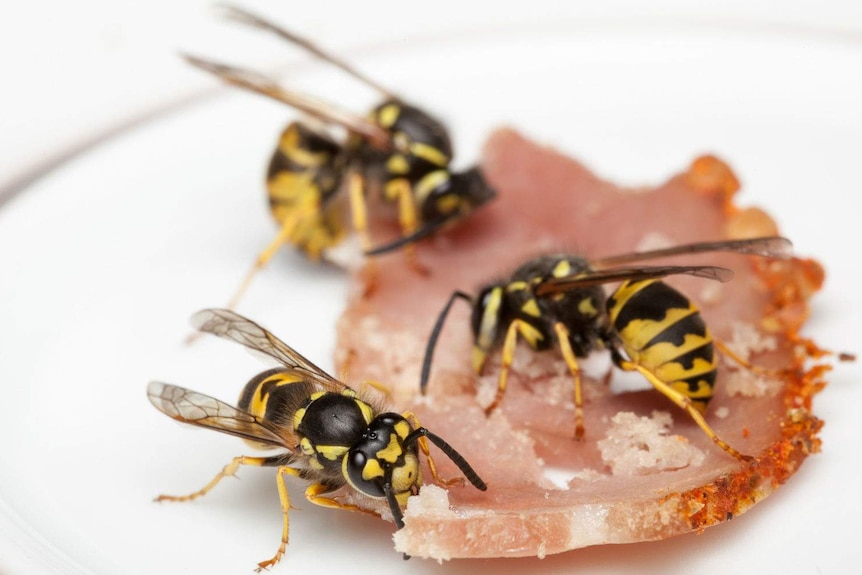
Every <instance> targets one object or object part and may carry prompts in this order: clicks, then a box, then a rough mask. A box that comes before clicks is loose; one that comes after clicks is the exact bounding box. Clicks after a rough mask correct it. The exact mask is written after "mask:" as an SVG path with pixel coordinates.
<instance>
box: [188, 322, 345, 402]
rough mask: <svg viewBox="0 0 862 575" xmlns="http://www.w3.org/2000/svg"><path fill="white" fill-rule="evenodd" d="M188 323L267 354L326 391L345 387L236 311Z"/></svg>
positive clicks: (337, 390) (200, 329)
mask: <svg viewBox="0 0 862 575" xmlns="http://www.w3.org/2000/svg"><path fill="white" fill-rule="evenodd" d="M191 322H192V325H193V326H194V327H195V328H197V329H198V330H199V331H202V332H206V333H211V334H213V335H217V336H219V337H222V338H225V339H228V340H231V341H234V342H236V343H239V344H242V345H244V346H245V347H247V348H249V349H253V350H255V351H258V352H260V353H263V354H266V355H268V356H269V357H271V358H273V359H275V360H277V361H278V362H279V363H281V364H283V365H284V366H286V367H287V368H289V369H290V370H291V371H293V372H295V373H297V374H298V375H301V376H302V377H304V378H306V379H308V380H309V381H311V382H313V383H316V384H318V385H320V386H321V387H322V388H323V389H325V390H327V391H333V392H336V393H340V392H341V391H342V390H344V389H345V388H346V387H347V386H346V385H345V384H344V383H342V382H340V381H338V380H337V379H335V378H334V377H332V376H331V375H329V374H328V373H326V372H325V371H323V370H322V369H320V368H319V367H317V366H316V365H315V364H313V363H312V362H311V361H309V360H308V359H306V358H305V357H304V356H303V355H302V354H300V353H299V352H298V351H296V350H295V349H293V348H292V347H290V346H289V345H287V344H286V343H284V342H283V341H281V340H280V339H278V338H277V337H275V336H274V335H273V334H271V333H270V332H268V331H267V330H265V329H264V328H262V327H261V326H259V325H258V324H256V323H255V322H253V321H251V320H250V319H248V318H245V317H243V316H241V315H239V314H238V313H236V312H233V311H231V310H228V309H205V310H201V311H199V312H197V313H196V314H194V315H193V316H192V319H191Z"/></svg>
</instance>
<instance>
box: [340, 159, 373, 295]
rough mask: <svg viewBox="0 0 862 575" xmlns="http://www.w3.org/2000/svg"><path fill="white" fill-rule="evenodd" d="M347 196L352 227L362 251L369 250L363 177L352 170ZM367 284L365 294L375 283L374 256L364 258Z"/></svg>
mask: <svg viewBox="0 0 862 575" xmlns="http://www.w3.org/2000/svg"><path fill="white" fill-rule="evenodd" d="M347 189H348V196H349V197H350V213H351V217H352V218H353V229H354V230H355V231H356V233H357V234H358V235H359V244H360V247H361V248H362V253H365V252H368V251H370V250H371V238H370V237H369V235H368V207H367V205H366V203H365V178H364V177H363V176H362V174H360V173H357V172H353V173H351V174H350V178H349V179H348V186H347ZM365 269H366V272H367V274H368V275H367V284H366V287H365V295H366V296H367V295H369V294H371V292H373V291H374V288H375V287H376V285H377V269H376V266H375V264H374V258H368V259H367V260H366V264H365Z"/></svg>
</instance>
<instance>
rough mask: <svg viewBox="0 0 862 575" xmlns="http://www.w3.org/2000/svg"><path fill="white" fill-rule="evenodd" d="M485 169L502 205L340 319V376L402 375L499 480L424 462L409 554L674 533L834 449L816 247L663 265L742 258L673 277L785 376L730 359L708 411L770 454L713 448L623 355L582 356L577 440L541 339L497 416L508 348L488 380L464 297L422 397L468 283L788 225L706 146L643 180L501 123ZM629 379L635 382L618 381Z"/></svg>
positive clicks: (498, 550)
mask: <svg viewBox="0 0 862 575" xmlns="http://www.w3.org/2000/svg"><path fill="white" fill-rule="evenodd" d="M483 169H484V170H485V173H486V177H487V178H488V179H489V180H490V181H491V182H492V184H493V185H494V186H495V187H496V188H497V190H498V192H499V196H498V199H497V200H496V201H495V202H494V203H493V204H491V205H489V206H486V207H485V208H484V209H483V210H481V211H479V212H477V213H476V214H474V215H473V217H471V219H470V222H469V224H468V225H461V226H458V227H455V228H453V229H451V230H448V231H447V232H445V233H442V234H438V235H437V236H435V237H434V238H432V239H431V240H428V241H426V242H424V243H422V244H421V245H420V246H419V248H418V250H417V256H418V259H419V261H420V262H421V264H422V266H424V267H425V268H426V269H427V270H428V273H427V274H424V275H423V274H420V273H417V272H416V270H415V269H414V268H412V267H410V266H409V265H407V263H406V260H405V256H404V254H403V253H394V254H390V255H386V256H383V257H380V258H377V259H375V260H374V261H373V262H372V263H371V264H369V265H366V266H365V267H364V268H362V269H361V270H359V271H357V272H356V274H355V275H354V279H353V281H354V285H353V290H352V295H351V300H350V301H349V303H348V306H347V308H346V310H345V312H344V314H343V316H342V317H341V319H340V323H339V326H338V342H337V349H338V352H337V355H336V363H337V365H338V366H339V370H340V371H339V373H342V374H346V378H347V380H348V381H351V379H352V378H358V377H361V378H365V379H371V380H375V381H378V382H382V383H384V384H385V385H386V386H389V387H390V389H391V394H392V397H391V399H392V402H393V403H394V404H395V405H397V406H398V407H399V409H401V410H403V411H412V412H413V413H415V414H416V415H417V417H418V418H419V420H420V422H421V423H422V425H424V426H425V427H427V428H428V429H430V430H432V431H433V432H434V433H436V434H438V435H440V436H442V437H443V438H445V439H446V440H447V441H449V442H450V443H451V444H452V445H453V446H454V447H455V448H456V449H457V450H459V451H460V453H461V454H462V455H463V456H464V457H465V458H466V459H467V460H468V461H469V462H470V463H471V464H472V466H473V467H474V468H475V469H476V470H477V471H478V473H479V474H480V475H481V476H482V478H483V479H484V480H485V481H486V482H487V484H488V490H487V491H486V492H480V491H478V490H476V489H474V488H473V487H471V486H470V485H469V484H465V485H464V486H460V485H454V486H450V487H448V488H445V489H444V488H443V487H439V486H436V485H433V483H432V482H431V481H429V478H430V474H429V473H428V472H427V470H426V473H425V478H426V484H425V486H424V487H423V488H422V489H421V492H420V494H419V495H418V496H415V497H412V498H411V499H410V502H409V505H408V508H407V511H406V515H405V527H404V528H403V529H401V530H400V531H398V532H397V533H396V535H395V546H396V549H397V550H399V551H402V552H405V553H408V554H410V555H414V556H421V557H431V558H436V559H449V558H463V557H505V556H508V557H517V556H540V557H541V556H544V555H546V554H552V553H559V552H563V551H566V550H570V549H575V548H579V547H585V546H589V545H598V544H605V543H626V542H635V541H644V540H655V539H664V538H667V537H672V536H674V535H678V534H682V533H687V532H690V531H696V530H700V529H703V528H705V527H708V526H711V525H714V524H716V523H719V522H722V521H725V520H727V519H729V518H731V517H733V516H735V515H738V514H740V513H743V512H745V511H747V510H748V509H750V508H751V507H752V506H753V505H754V504H755V503H756V502H758V501H760V500H762V499H763V498H764V497H766V496H767V495H769V494H770V493H772V492H773V491H774V490H775V489H776V488H777V487H778V486H779V485H781V484H782V483H783V482H784V481H786V480H787V478H788V477H789V476H790V475H791V474H793V473H794V472H795V471H796V469H797V468H798V467H799V465H800V464H801V463H802V461H803V460H804V459H805V458H806V457H807V456H808V455H809V454H811V453H814V452H817V451H818V449H819V439H818V437H817V432H818V430H819V429H820V427H821V422H820V421H819V420H818V419H817V418H816V417H815V416H814V415H813V414H812V412H811V403H812V397H813V396H814V395H815V393H816V392H817V391H819V390H820V389H821V388H822V386H823V373H824V371H825V370H826V369H827V368H826V367H824V366H822V365H820V364H819V362H818V361H817V357H818V356H819V355H820V353H821V352H820V350H818V349H817V347H816V346H815V345H814V344H813V343H811V342H809V341H803V340H801V339H800V338H799V336H798V335H797V334H798V330H799V328H800V327H801V325H802V324H803V322H804V321H805V319H806V317H807V313H808V311H807V309H808V308H807V302H806V300H807V299H808V298H809V297H810V296H811V295H812V294H813V293H815V292H816V291H817V290H818V289H819V287H820V284H821V282H822V280H823V270H822V269H821V267H820V265H819V264H818V263H817V262H816V261H814V260H811V259H801V258H799V257H794V258H791V259H786V260H771V259H764V258H757V257H754V256H743V255H739V254H719V253H708V254H699V255H691V256H677V257H674V258H668V259H666V260H663V261H662V262H660V263H671V264H709V265H721V266H725V267H729V268H732V269H733V270H734V271H735V277H734V279H733V280H732V281H731V282H729V283H725V284H721V283H718V282H713V281H709V280H705V279H700V278H692V277H683V276H674V277H670V278H668V279H667V280H666V281H667V282H668V283H670V284H671V285H673V286H674V287H676V288H677V289H679V290H680V291H682V292H683V293H685V294H686V295H687V296H688V297H689V298H691V299H692V301H694V302H695V303H696V304H697V305H698V306H699V307H700V309H701V311H702V314H703V317H704V318H705V319H706V321H707V323H708V324H709V326H710V328H711V330H712V332H713V335H714V336H715V337H716V339H720V340H722V341H724V342H726V343H727V344H728V346H729V347H731V348H732V349H734V350H735V351H736V353H738V354H739V355H741V356H743V357H748V358H750V359H751V361H753V362H754V363H756V364H758V365H762V366H765V367H768V368H771V369H773V370H782V371H781V375H780V376H776V375H773V376H769V375H767V376H764V375H760V374H755V373H752V372H750V371H748V370H745V369H739V368H738V367H737V366H736V365H735V364H734V363H732V362H728V361H723V362H722V365H721V368H720V371H719V375H718V381H717V384H716V389H715V396H714V398H713V399H712V401H711V403H710V404H709V408H708V410H707V413H706V419H707V421H708V422H709V424H710V425H711V426H712V427H713V429H715V431H716V432H717V433H718V434H719V435H720V436H721V437H722V438H723V439H724V440H725V441H727V442H728V443H729V444H731V445H732V446H734V447H735V448H736V449H737V450H739V451H741V452H742V453H745V454H749V455H752V456H754V457H755V461H754V462H752V463H750V464H746V463H742V462H740V461H738V460H736V459H734V458H733V457H730V456H729V455H728V454H727V453H725V452H724V451H722V450H721V449H719V448H718V447H716V446H715V445H714V444H713V443H712V441H711V440H710V439H709V438H708V437H707V436H706V435H705V434H704V433H703V432H702V431H701V430H700V428H698V427H697V426H696V425H695V424H694V422H693V421H692V420H691V419H690V418H689V416H688V415H687V414H686V413H685V412H683V411H682V410H680V409H679V408H677V407H676V406H675V405H673V404H672V403H671V402H670V401H669V400H668V399H667V398H665V397H664V396H663V395H661V394H660V393H658V392H657V391H656V390H655V389H653V388H652V387H651V386H650V385H649V384H648V383H647V382H646V381H645V380H643V378H640V377H639V376H638V377H635V378H631V374H628V375H629V377H628V378H624V377H623V375H624V374H623V373H622V372H620V371H618V370H616V369H612V367H611V364H610V361H609V360H608V358H607V355H608V354H607V352H606V351H605V352H602V351H599V352H597V353H595V354H594V356H595V357H591V358H589V360H588V361H586V362H583V363H584V372H585V374H586V376H585V379H584V421H585V429H586V433H585V436H584V438H583V440H582V441H575V440H574V439H573V424H574V404H573V399H572V389H573V385H572V378H571V375H570V374H569V371H568V368H567V367H566V364H565V363H564V361H563V360H562V357H561V354H560V352H559V350H557V349H555V348H552V349H551V350H549V351H544V352H535V351H533V350H532V349H530V348H529V346H527V345H526V344H524V343H523V342H522V343H521V344H519V346H518V349H517V352H516V354H515V358H514V363H513V366H512V372H511V374H510V378H509V385H508V390H507V392H506V394H505V396H504V397H503V400H502V402H501V403H500V405H499V408H498V409H497V410H495V411H494V412H492V413H491V415H490V416H487V417H486V415H485V413H484V409H483V408H484V406H485V405H487V404H488V403H489V402H490V401H491V399H492V398H493V396H494V393H495V391H496V387H497V374H498V369H499V357H498V356H494V357H491V358H490V359H489V364H488V365H487V366H486V369H485V372H484V374H483V375H482V376H480V377H477V376H476V375H474V373H473V370H472V364H471V347H472V335H471V331H470V318H469V309H468V306H467V305H463V303H464V302H458V301H456V302H455V305H454V306H453V308H452V312H451V314H450V317H449V318H448V321H447V323H446V325H445V327H444V329H443V331H442V333H441V335H440V339H439V342H438V345H437V351H436V354H435V358H434V364H433V368H432V371H431V379H430V384H429V386H428V393H427V395H425V396H422V395H420V394H419V379H420V368H421V362H422V358H423V356H424V353H425V345H426V342H427V340H428V336H429V334H430V332H431V329H432V326H433V324H434V322H435V320H436V318H437V315H438V314H439V312H440V310H441V309H442V307H443V306H444V304H445V303H446V301H447V299H448V298H449V296H450V294H451V293H452V291H453V290H455V289H460V290H463V291H466V292H468V293H471V294H475V293H477V291H478V290H479V289H480V288H481V287H482V286H483V285H484V284H485V283H487V282H488V281H492V280H496V279H499V278H505V277H506V276H507V274H509V273H511V271H512V270H514V269H515V268H516V267H517V266H518V265H519V264H521V263H523V262H524V261H525V260H527V259H529V258H531V257H534V256H536V255H539V254H545V253H561V252H562V253H570V254H575V255H581V256H583V257H587V258H599V257H602V256H610V255H614V254H618V253H627V252H631V251H634V250H644V249H652V248H657V247H664V246H669V245H676V244H681V243H688V242H694V241H706V240H720V239H729V238H743V237H751V236H759V235H770V234H776V233H778V232H779V230H778V229H777V227H776V225H775V223H774V222H773V221H772V220H771V218H770V217H769V215H768V214H767V213H766V212H764V211H763V210H761V209H758V208H753V207H748V208H744V207H740V206H737V205H736V203H735V202H734V196H735V194H736V193H737V191H738V190H739V187H740V186H739V182H738V180H737V178H736V177H735V176H734V174H733V172H732V171H731V169H730V168H729V167H728V166H727V165H726V164H724V163H723V162H722V161H721V160H719V159H717V158H715V157H701V158H697V159H696V160H695V161H694V162H693V163H692V164H691V166H690V167H689V168H688V169H687V170H685V171H684V172H682V173H680V174H678V175H676V176H674V177H672V178H670V179H669V180H668V181H666V182H665V183H663V184H661V185H658V186H656V187H655V188H643V189H641V188H638V189H628V188H621V187H618V186H616V185H614V184H612V183H609V182H607V181H603V180H601V179H599V178H597V177H596V176H595V175H593V174H592V173H590V171H589V170H587V169H586V168H585V167H583V166H582V165H580V164H579V163H577V162H576V161H574V160H572V159H569V158H567V157H565V156H563V155H562V154H560V153H558V152H556V151H554V150H552V149H548V148H546V147H541V146H539V145H537V144H535V143H533V142H530V141H529V140H527V139H525V138H524V137H523V136H521V135H519V134H518V133H516V132H514V131H512V130H507V129H502V130H498V131H497V132H495V133H494V134H493V135H492V136H491V137H490V138H489V140H488V141H487V143H486V146H485V149H484V160H483ZM384 233H387V231H386V230H385V229H384ZM388 233H392V232H388ZM649 263H659V262H649ZM611 289H612V286H609V287H608V293H610V290H611ZM623 382H628V383H629V385H631V384H634V385H635V387H636V389H635V390H623V391H620V389H618V388H620V387H621V386H622V384H623ZM353 383H354V384H357V383H358V382H357V381H353ZM432 455H434V456H435V461H436V463H437V464H438V466H439V467H440V469H441V475H443V476H445V477H456V476H457V475H458V470H457V468H455V466H454V465H453V464H452V463H451V462H450V461H449V460H448V459H447V458H446V457H445V456H443V455H442V454H441V453H440V452H439V451H437V450H435V449H434V448H433V447H432Z"/></svg>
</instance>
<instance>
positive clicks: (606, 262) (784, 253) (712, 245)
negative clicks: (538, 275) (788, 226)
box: [591, 236, 793, 267]
mask: <svg viewBox="0 0 862 575" xmlns="http://www.w3.org/2000/svg"><path fill="white" fill-rule="evenodd" d="M792 249H793V244H792V243H791V242H790V240H788V239H787V238H783V237H780V236H765V237H760V238H748V239H744V240H721V241H716V242H695V243H690V244H680V245H678V246H672V247H669V248H663V249H658V250H649V251H644V252H631V253H628V254H620V255H616V256H609V257H605V258H601V259H598V260H592V262H591V263H592V264H593V265H594V266H596V267H609V266H615V265H620V264H627V263H634V262H639V261H644V260H650V259H655V258H661V257H667V256H677V255H685V254H697V253H705V252H732V253H738V254H750V255H756V256H762V257H768V258H781V259H786V258H788V257H790V255H791V252H792Z"/></svg>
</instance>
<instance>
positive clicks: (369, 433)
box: [147, 309, 487, 570]
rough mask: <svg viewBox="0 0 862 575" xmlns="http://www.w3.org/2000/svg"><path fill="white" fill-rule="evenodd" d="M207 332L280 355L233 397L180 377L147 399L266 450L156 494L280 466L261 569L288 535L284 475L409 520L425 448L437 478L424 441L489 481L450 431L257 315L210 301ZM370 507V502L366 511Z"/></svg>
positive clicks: (474, 477)
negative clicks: (383, 401) (323, 362)
mask: <svg viewBox="0 0 862 575" xmlns="http://www.w3.org/2000/svg"><path fill="white" fill-rule="evenodd" d="M192 324H193V325H194V326H195V327H196V328H197V329H198V330H200V331H201V332H205V333H211V334H214V335H217V336H219V337H223V338H225V339H228V340H231V341H234V342H237V343H240V344H242V345H244V346H246V347H248V348H250V349H252V350H256V351H259V352H262V353H264V354H266V355H268V356H270V357H271V358H273V359H275V360H277V361H278V362H279V363H281V364H282V366H281V367H277V368H274V369H270V370H267V371H264V372H263V373H260V374H258V375H257V376H255V377H253V378H252V379H251V380H250V381H249V382H248V383H247V384H246V385H245V387H244V388H243V390H242V393H241V394H240V398H239V402H238V405H237V407H232V406H230V405H228V404H227V403H224V402H222V401H219V400H218V399H215V398H213V397H209V396H207V395H204V394H202V393H198V392H195V391H191V390H189V389H185V388H182V387H178V386H175V385H169V384H166V383H159V382H151V383H150V384H149V386H148V387H147V396H148V397H149V399H150V402H151V403H152V404H153V405H154V406H155V407H156V409H158V410H159V411H161V412H162V413H164V414H165V415H167V416H169V417H171V418H173V419H175V420H177V421H181V422H183V423H189V424H192V425H196V426H199V427H205V428H208V429H214V430H216V431H221V432H223V433H227V434H230V435H235V436H238V437H241V438H242V439H244V440H246V441H247V442H248V443H249V444H250V445H251V446H253V447H255V448H260V449H272V448H277V449H280V450H282V452H281V453H278V454H276V455H269V456H258V457H252V456H244V455H243V456H238V457H235V458H234V459H233V460H232V461H231V462H230V463H229V464H228V465H226V466H225V467H224V469H223V470H222V471H221V472H219V473H218V474H217V475H216V476H215V477H214V478H213V479H212V480H211V481H210V482H209V483H207V484H206V485H205V486H204V487H203V488H202V489H200V490H198V491H196V492H194V493H190V494H188V495H183V496H171V495H160V496H159V497H158V498H157V501H190V500H192V499H196V498H198V497H201V496H203V495H205V494H206V493H207V492H209V491H210V490H211V489H212V488H213V487H215V486H216V484H217V483H218V482H219V481H221V480H222V479H223V478H225V477H230V476H232V475H234V474H235V473H236V471H237V469H239V467H240V466H241V465H252V466H272V467H278V473H277V475H276V478H277V482H278V494H279V497H280V499H281V510H282V513H283V516H284V525H283V530H282V535H281V543H280V545H279V547H278V550H277V551H276V553H275V555H274V556H273V557H272V558H270V559H267V560H266V561H261V562H260V563H259V564H258V570H260V569H264V568H267V567H269V566H271V565H274V564H275V563H277V562H278V561H279V560H280V559H281V557H282V555H283V554H284V551H285V548H286V546H287V541H288V511H289V509H290V499H289V497H288V492H287V487H286V486H285V481H284V478H285V476H287V475H292V476H295V477H300V478H302V479H305V480H308V481H311V482H312V484H311V486H309V487H308V489H306V491H305V497H306V498H307V499H308V500H309V501H311V502H312V503H315V504H317V505H322V506H324V507H332V508H338V509H347V510H353V511H365V510H364V509H361V508H360V507H358V506H357V505H354V504H351V503H345V502H341V501H338V500H337V498H336V497H334V496H330V495H329V494H331V493H332V492H334V491H335V490H337V489H339V488H341V487H344V486H348V487H349V488H351V489H353V490H355V491H357V492H359V493H361V494H364V495H366V496H368V497H373V498H383V499H385V500H386V502H387V504H388V507H389V509H390V511H391V513H392V517H393V519H394V521H395V524H396V525H397V527H398V528H399V529H400V528H401V527H403V526H404V521H403V513H402V507H404V506H405V505H406V503H407V499H408V498H409V497H410V495H414V494H416V493H418V491H419V488H420V486H421V484H422V473H421V468H420V461H419V450H420V449H421V451H422V453H424V454H425V457H426V459H427V461H428V467H429V469H430V470H431V473H432V475H433V478H434V480H435V481H437V482H442V483H444V484H449V483H451V482H445V481H443V480H441V479H440V477H439V476H438V475H437V467H436V465H435V464H434V460H433V459H432V458H431V455H430V453H429V449H428V445H427V441H428V440H430V441H431V442H432V443H433V444H434V445H435V446H437V447H438V448H439V449H440V450H441V451H442V452H443V453H444V454H445V455H446V456H447V457H449V458H450V459H451V460H452V461H453V462H454V463H455V465H457V466H458V468H459V469H460V470H461V471H462V473H463V474H464V476H465V477H466V478H467V479H468V480H469V481H470V483H472V484H473V485H474V486H475V487H476V488H477V489H480V490H482V491H484V490H486V489H487V487H486V485H485V483H484V482H483V481H482V479H481V478H480V477H479V476H478V474H477V473H476V472H475V471H474V470H473V468H472V467H470V464H469V463H467V461H466V460H465V459H464V458H463V457H462V456H461V455H460V454H459V453H458V452H457V451H456V450H455V449H454V448H453V447H452V446H450V445H449V444H448V443H446V441H444V440H443V439H442V438H440V437H439V436H437V435H435V434H434V433H432V432H430V431H428V430H427V429H425V428H424V427H421V426H420V425H419V422H418V420H417V418H416V417H415V415H413V414H412V413H409V412H408V413H404V414H398V413H393V412H388V411H384V409H383V406H382V405H380V404H379V403H378V402H376V401H374V400H373V399H371V398H369V397H365V396H363V395H362V394H360V393H358V392H357V391H354V390H353V389H351V388H350V387H348V386H347V385H345V384H344V383H342V382H340V381H338V380H337V379H335V378H333V377H331V376H329V375H328V374H326V373H325V372H324V371H323V370H321V369H320V368H319V367H317V366H316V365H314V364H313V363H311V362H310V361H309V360H307V359H306V358H304V357H303V356H302V355H300V354H299V353H297V352H296V351H295V350H293V349H292V348H291V347H289V346H288V345H286V344H285V343H283V342H282V341H280V340H279V339H278V338H276V337H275V336H274V335H272V334H271V333H269V332H268V331H266V330H265V329H263V328H262V327H260V326H259V325H258V324H256V323H254V322H252V321H250V320H248V319H246V318H244V317H242V316H240V315H238V314H236V313H234V312H232V311H230V310H225V309H206V310H203V311H200V312H198V313H197V314H195V315H194V316H193V317H192ZM366 512H368V513H373V512H371V511H366Z"/></svg>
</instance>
